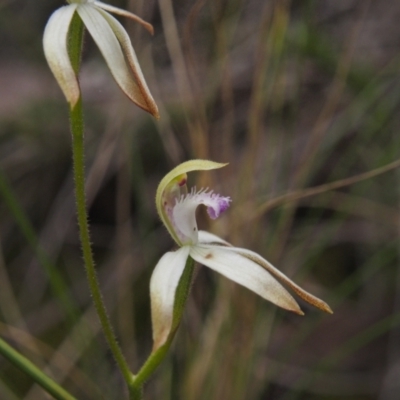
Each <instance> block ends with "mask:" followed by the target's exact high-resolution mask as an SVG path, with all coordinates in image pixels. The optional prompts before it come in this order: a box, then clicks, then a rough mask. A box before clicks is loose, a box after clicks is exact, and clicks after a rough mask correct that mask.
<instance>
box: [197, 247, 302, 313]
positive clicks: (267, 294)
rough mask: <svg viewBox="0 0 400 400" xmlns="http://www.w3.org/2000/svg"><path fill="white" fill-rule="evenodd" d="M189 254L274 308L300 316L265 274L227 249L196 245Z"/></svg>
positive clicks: (295, 306)
mask: <svg viewBox="0 0 400 400" xmlns="http://www.w3.org/2000/svg"><path fill="white" fill-rule="evenodd" d="M190 255H191V257H192V258H193V259H194V260H196V261H197V262H199V263H201V264H203V265H205V266H207V267H209V268H211V269H213V270H215V271H217V272H219V273H220V274H222V275H224V276H226V277H227V278H229V279H231V280H232V281H234V282H236V283H239V284H240V285H242V286H244V287H246V288H248V289H250V290H252V291H253V292H255V293H257V294H258V295H259V296H261V297H262V298H264V299H266V300H268V301H270V302H272V303H274V304H276V305H277V306H279V307H282V308H284V309H286V310H290V311H293V312H295V313H297V314H300V315H303V312H302V311H301V310H300V307H299V306H298V304H297V303H296V301H295V300H294V298H293V297H292V296H291V295H290V294H289V292H288V291H287V290H286V289H284V288H283V287H282V285H281V284H280V283H279V282H278V281H277V280H276V279H275V278H274V277H273V276H272V275H271V274H270V273H269V272H268V271H266V270H265V269H264V268H262V267H261V266H260V265H258V264H257V263H255V262H253V261H251V260H249V259H248V258H246V257H243V256H241V255H240V254H237V253H236V252H234V251H231V250H229V248H228V247H217V246H207V245H197V246H193V247H192V248H191V250H190Z"/></svg>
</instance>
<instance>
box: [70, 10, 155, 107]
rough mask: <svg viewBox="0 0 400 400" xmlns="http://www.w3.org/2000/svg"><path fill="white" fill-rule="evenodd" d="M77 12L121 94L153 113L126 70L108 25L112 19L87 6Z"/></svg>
mask: <svg viewBox="0 0 400 400" xmlns="http://www.w3.org/2000/svg"><path fill="white" fill-rule="evenodd" d="M77 12H78V14H79V16H80V17H81V18H82V21H83V23H84V24H85V26H86V28H87V30H88V31H89V33H90V35H91V36H92V38H93V40H94V41H95V42H96V44H97V46H98V47H99V49H100V51H101V53H102V54H103V57H104V59H105V60H106V63H107V65H108V67H109V68H110V71H111V73H112V75H113V77H114V79H115V80H116V82H117V84H118V85H119V86H120V88H121V89H122V90H123V92H124V93H125V94H126V95H127V96H128V97H129V98H130V99H131V100H132V101H133V102H134V103H135V104H136V105H138V106H139V107H141V108H143V109H144V110H146V111H149V112H151V111H154V110H152V109H149V107H148V104H147V102H146V100H145V99H144V97H143V94H142V91H141V89H140V87H139V86H138V84H137V83H136V82H135V80H134V78H133V76H132V74H131V71H130V69H129V68H128V65H127V63H126V61H125V58H124V54H123V53H122V50H121V46H120V44H119V42H118V40H117V37H116V36H115V33H114V31H113V29H112V28H111V26H110V24H109V18H113V17H111V16H108V17H109V18H107V19H106V18H105V14H106V13H105V12H104V11H102V10H100V9H98V8H96V7H93V6H92V5H89V4H80V5H79V7H78V8H77Z"/></svg>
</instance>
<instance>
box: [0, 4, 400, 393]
mask: <svg viewBox="0 0 400 400" xmlns="http://www.w3.org/2000/svg"><path fill="white" fill-rule="evenodd" d="M62 4H63V3H62V2H61V1H55V0H49V1H43V2H37V1H25V0H2V1H1V2H0V41H1V46H0V93H1V95H0V195H1V197H0V221H1V223H0V234H1V248H0V256H1V257H0V321H1V322H0V335H1V337H3V338H5V339H6V340H7V341H8V342H9V343H11V344H12V345H13V346H15V347H16V348H18V349H19V351H21V352H22V353H23V354H25V355H26V356H27V357H29V358H30V359H31V360H32V361H33V362H34V363H36V364H37V365H39V366H41V367H42V368H43V369H44V370H46V371H47V372H48V373H50V374H51V375H52V376H53V377H54V378H55V379H56V380H57V381H58V382H60V383H62V384H63V385H64V386H65V387H67V388H68V389H69V390H70V391H71V392H73V393H74V394H75V395H76V396H77V397H78V398H79V399H101V398H104V399H121V398H123V396H124V389H123V383H122V380H121V377H120V375H119V373H118V372H117V370H116V366H115V365H114V362H113V360H112V357H111V355H110V353H109V351H108V349H107V346H106V344H105V342H104V340H103V336H102V334H101V332H99V324H98V322H97V319H96V315H95V313H94V310H93V307H92V305H91V302H90V297H89V290H88V288H87V284H86V280H85V273H84V269H83V265H82V259H81V253H80V248H79V243H78V233H77V226H76V220H75V210H74V198H73V191H72V171H71V148H70V142H71V141H70V137H69V127H68V117H67V116H68V113H67V104H66V102H65V100H64V98H63V96H62V94H61V91H60V90H59V89H58V87H57V85H56V82H55V80H54V79H53V77H52V75H51V73H50V71H49V69H48V67H47V65H46V63H45V60H44V56H43V54H42V45H41V37H42V33H43V29H44V26H45V24H46V22H47V20H48V18H49V16H50V14H51V13H52V12H53V11H54V10H55V9H56V8H58V7H59V6H61V5H62ZM112 4H113V5H117V6H120V7H123V8H126V9H129V10H131V11H133V12H136V13H137V14H139V15H141V16H142V17H143V18H144V19H146V20H148V21H149V22H151V23H152V24H154V27H155V35H154V37H150V36H149V35H148V33H147V32H146V31H144V30H143V29H141V28H140V27H139V26H136V25H134V24H132V23H130V22H129V23H127V25H126V26H127V29H128V31H129V33H130V35H131V38H132V42H133V45H134V47H135V49H136V51H137V53H138V56H139V59H140V62H141V65H142V68H143V70H144V74H145V76H146V79H147V81H148V84H149V87H150V88H151V91H152V93H153V95H154V97H155V100H156V102H157V103H158V106H159V108H160V112H161V119H160V121H154V120H153V119H152V118H151V117H150V116H149V115H147V114H146V113H144V112H143V111H141V110H139V109H137V108H135V107H134V106H133V105H132V104H131V103H130V102H129V101H128V100H127V99H125V98H124V97H123V95H122V94H121V93H120V92H119V91H118V88H117V87H116V84H115V82H114V81H113V80H112V78H111V76H110V73H109V71H108V69H107V67H106V66H105V63H104V61H103V59H102V58H101V56H100V55H99V53H98V50H97V48H96V47H95V46H94V45H93V43H92V41H91V38H90V37H86V40H85V49H84V57H83V67H82V74H81V82H82V88H83V95H84V99H85V105H84V107H85V110H86V113H85V116H86V144H87V191H88V197H89V205H90V222H91V226H92V240H93V245H94V248H95V259H96V262H97V267H98V273H99V277H100V280H101V284H102V288H103V291H104V297H105V300H106V303H107V307H108V310H109V312H110V314H111V315H112V320H113V323H114V326H115V327H116V331H117V335H118V338H119V340H120V342H121V345H122V347H123V350H124V352H125V353H126V354H127V357H128V360H129V362H130V365H131V366H132V368H133V369H134V370H136V369H137V368H138V367H139V366H140V365H141V363H142V361H143V360H144V359H145V358H146V356H147V355H148V353H149V351H150V349H151V325H150V309H149V279H150V276H151V272H152V269H153V268H154V266H155V264H156V262H157V260H158V259H159V257H160V256H161V255H162V254H163V253H164V252H165V251H167V250H169V249H170V248H171V247H172V245H173V244H172V240H171V238H170V237H168V234H167V232H166V230H165V229H164V228H163V227H162V226H161V223H160V221H159V220H158V218H157V215H156V211H155V206H154V196H155V189H156V187H157V184H158V182H159V180H160V179H161V178H162V176H163V175H164V174H165V173H166V172H168V171H169V170H170V169H171V168H172V167H173V166H175V165H176V164H177V163H179V162H182V161H185V160H187V159H190V158H209V159H212V160H215V161H220V162H229V166H228V167H226V168H224V169H223V170H220V171H216V172H213V173H207V174H204V175H198V176H197V177H196V176H192V178H193V179H192V183H193V185H197V187H202V186H209V187H212V188H213V189H215V190H216V191H218V192H220V193H222V194H224V195H229V196H231V197H232V198H233V204H232V207H231V208H230V209H229V210H228V211H227V212H226V213H225V215H224V216H223V217H221V218H220V219H219V220H218V221H216V222H215V223H212V224H211V222H210V221H209V220H208V219H207V218H206V216H205V214H203V211H204V210H200V211H199V221H200V225H201V227H202V228H205V229H209V230H210V231H212V232H214V233H216V234H219V235H221V236H222V237H224V238H226V239H227V240H229V241H231V242H232V243H234V244H235V245H237V246H242V247H246V248H250V249H252V250H254V251H257V252H259V253H260V254H262V255H263V256H265V257H266V258H267V259H268V260H270V261H271V262H273V263H274V264H275V265H276V266H279V268H280V269H281V270H282V271H284V272H285V273H286V274H287V275H288V276H290V277H291V278H293V279H294V280H295V281H296V282H298V283H299V284H301V285H302V286H303V287H304V288H306V289H307V290H309V291H311V292H313V293H314V294H316V295H318V296H319V297H321V298H323V299H324V300H326V301H327V302H328V303H329V304H330V305H331V306H332V308H333V309H334V312H335V313H334V315H333V316H329V315H322V314H321V313H320V312H319V311H316V310H313V309H309V308H308V306H306V305H304V304H302V307H303V309H304V310H305V311H306V316H305V317H299V316H297V315H292V314H290V313H288V312H285V311H283V310H278V309H277V308H276V307H274V306H273V305H271V304H269V303H267V302H265V301H262V300H261V299H259V298H257V297H256V296H255V295H254V294H252V293H250V292H249V291H247V290H246V289H244V288H241V287H239V286H237V285H235V284H233V283H231V282H228V281H227V280H225V279H224V278H222V277H221V276H217V275H216V274H214V273H211V271H208V270H206V269H204V268H199V270H198V274H197V279H196V281H195V284H194V286H193V289H192V294H191V296H190V299H189V302H188V306H187V310H186V314H185V317H184V320H183V321H182V325H181V328H180V330H179V333H178V335H177V337H176V339H175V344H174V346H173V350H172V352H171V353H170V355H169V357H168V358H167V360H166V361H165V362H164V363H163V364H162V366H161V367H160V368H159V370H158V372H157V373H156V375H155V376H154V377H153V379H151V381H149V383H148V384H147V386H146V399H149V400H150V399H162V400H168V399H170V400H178V399H184V400H203V399H204V400H205V399H207V400H213V399H214V400H219V399H230V400H242V399H252V400H253V399H254V400H257V399H260V400H261V399H279V400H283V399H285V400H289V399H307V400H309V399H322V400H325V399H326V400H328V399H329V400H332V399H338V400H339V399H340V400H344V399H348V400H350V399H352V400H353V399H354V400H370V399H397V398H398V397H399V396H400V381H399V379H398V375H399V368H400V367H399V365H400V364H399V362H400V342H399V340H398V338H399V334H400V275H399V272H398V266H399V241H398V235H399V209H398V204H399V203H398V198H399V189H398V188H399V172H398V170H396V169H394V168H393V167H394V166H393V167H392V169H391V170H390V171H387V172H386V173H382V174H379V173H380V172H382V170H379V169H378V168H380V167H382V166H385V165H388V164H390V163H392V162H393V161H396V159H398V158H399V155H400V152H399V149H400V135H399V127H400V126H399V125H400V119H399V115H400V114H399V105H400V79H399V71H400V69H399V68H400V58H399V46H400V25H399V23H398V20H399V15H400V4H399V3H398V2H396V1H394V0H387V1H383V0H376V1H368V0H367V1H356V0H346V1H340V2H336V1H333V0H327V1H317V0H315V1H312V0H305V1H301V2H296V1H293V2H290V1H278V0H276V1H271V0H267V1H259V0H246V1H245V0H214V1H208V0H186V1H184V0H175V1H174V2H172V0H160V1H158V2H157V1H156V0H151V1H143V0H135V1H133V0H127V1H125V0H115V1H113V2H112ZM123 22H124V23H125V22H126V21H123ZM387 169H390V168H387ZM371 171H372V172H371ZM366 172H371V173H370V174H364V173H366ZM360 174H361V175H360ZM378 174H379V175H378ZM349 177H356V178H355V179H353V180H350V181H346V180H345V181H341V180H343V179H345V178H349ZM367 178H368V179H367ZM338 181H339V183H337V184H336V183H335V184H334V185H333V186H332V185H330V184H331V183H332V182H338ZM349 183H352V184H351V185H350V184H349ZM325 184H328V185H327V186H320V185H325ZM311 187H318V190H315V191H310V190H308V189H307V188H311ZM0 397H1V398H2V399H10V400H14V399H22V398H23V399H27V400H35V399H42V398H43V399H45V398H46V395H45V393H44V392H43V391H42V390H41V389H40V388H38V387H37V386H36V385H34V384H33V383H32V381H31V380H30V379H29V378H27V377H26V376H25V375H24V374H22V373H21V372H19V371H18V370H17V369H15V368H14V367H13V366H11V365H10V363H9V362H8V361H7V360H5V359H3V358H0Z"/></svg>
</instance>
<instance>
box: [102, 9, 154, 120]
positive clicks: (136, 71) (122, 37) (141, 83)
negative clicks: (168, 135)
mask: <svg viewBox="0 0 400 400" xmlns="http://www.w3.org/2000/svg"><path fill="white" fill-rule="evenodd" d="M99 11H100V12H101V13H102V14H103V17H104V18H105V19H106V20H107V22H108V23H109V25H110V27H111V29H112V30H113V32H114V34H115V36H116V37H117V39H118V41H119V44H120V45H121V47H122V51H123V53H124V55H125V57H126V60H127V61H128V64H129V67H130V69H131V72H132V74H133V76H134V77H135V80H136V84H137V86H138V88H139V90H140V95H141V97H142V99H141V102H142V103H143V102H144V103H145V104H146V108H144V107H142V108H144V109H145V110H146V111H148V112H149V113H150V114H151V115H153V116H154V117H156V118H157V119H158V118H160V114H159V113H158V108H157V105H156V102H155V101H154V99H153V96H152V95H151V93H150V90H149V88H148V86H147V83H146V80H145V78H144V76H143V72H142V69H141V68H140V65H139V61H138V59H137V56H136V53H135V50H134V49H133V47H132V43H131V39H130V38H129V36H128V34H127V33H126V31H125V29H124V27H123V26H122V25H121V24H120V23H119V22H118V21H117V20H116V19H115V18H114V17H113V16H112V15H110V14H108V13H106V12H105V11H102V10H99ZM135 96H136V93H135ZM128 97H129V94H128Z"/></svg>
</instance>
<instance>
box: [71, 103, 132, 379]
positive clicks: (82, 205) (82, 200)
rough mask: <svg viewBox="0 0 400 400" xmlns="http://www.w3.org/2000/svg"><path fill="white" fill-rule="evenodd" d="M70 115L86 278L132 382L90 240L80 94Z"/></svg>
mask: <svg viewBox="0 0 400 400" xmlns="http://www.w3.org/2000/svg"><path fill="white" fill-rule="evenodd" d="M70 118H71V132H72V144H73V146H72V152H73V163H74V179H75V197H76V208H77V216H78V225H79V233H80V240H81V245H82V252H83V259H84V263H85V268H86V274H87V279H88V282H89V287H90V292H91V294H92V300H93V303H94V305H95V307H96V311H97V314H98V316H99V319H100V323H101V326H102V329H103V332H104V335H105V336H106V339H107V342H108V345H109V346H110V349H111V351H112V353H113V355H114V358H115V361H116V362H117V364H118V366H119V368H120V370H121V372H122V374H123V376H124V379H125V381H126V383H127V384H128V386H130V385H131V381H132V373H131V371H130V369H129V366H128V364H127V362H126V360H125V357H124V356H123V354H122V352H121V349H120V347H119V345H118V343H117V340H116V338H115V335H114V332H113V330H112V327H111V323H110V320H109V318H108V315H107V311H106V308H105V306H104V302H103V299H102V296H101V292H100V287H99V282H98V279H97V275H96V270H95V266H94V260H93V254H92V248H91V244H90V234H89V224H88V217H87V212H86V195H85V166H84V137H83V112H82V99H81V98H80V99H79V100H78V103H77V104H76V106H75V107H74V108H73V109H71V110H70Z"/></svg>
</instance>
